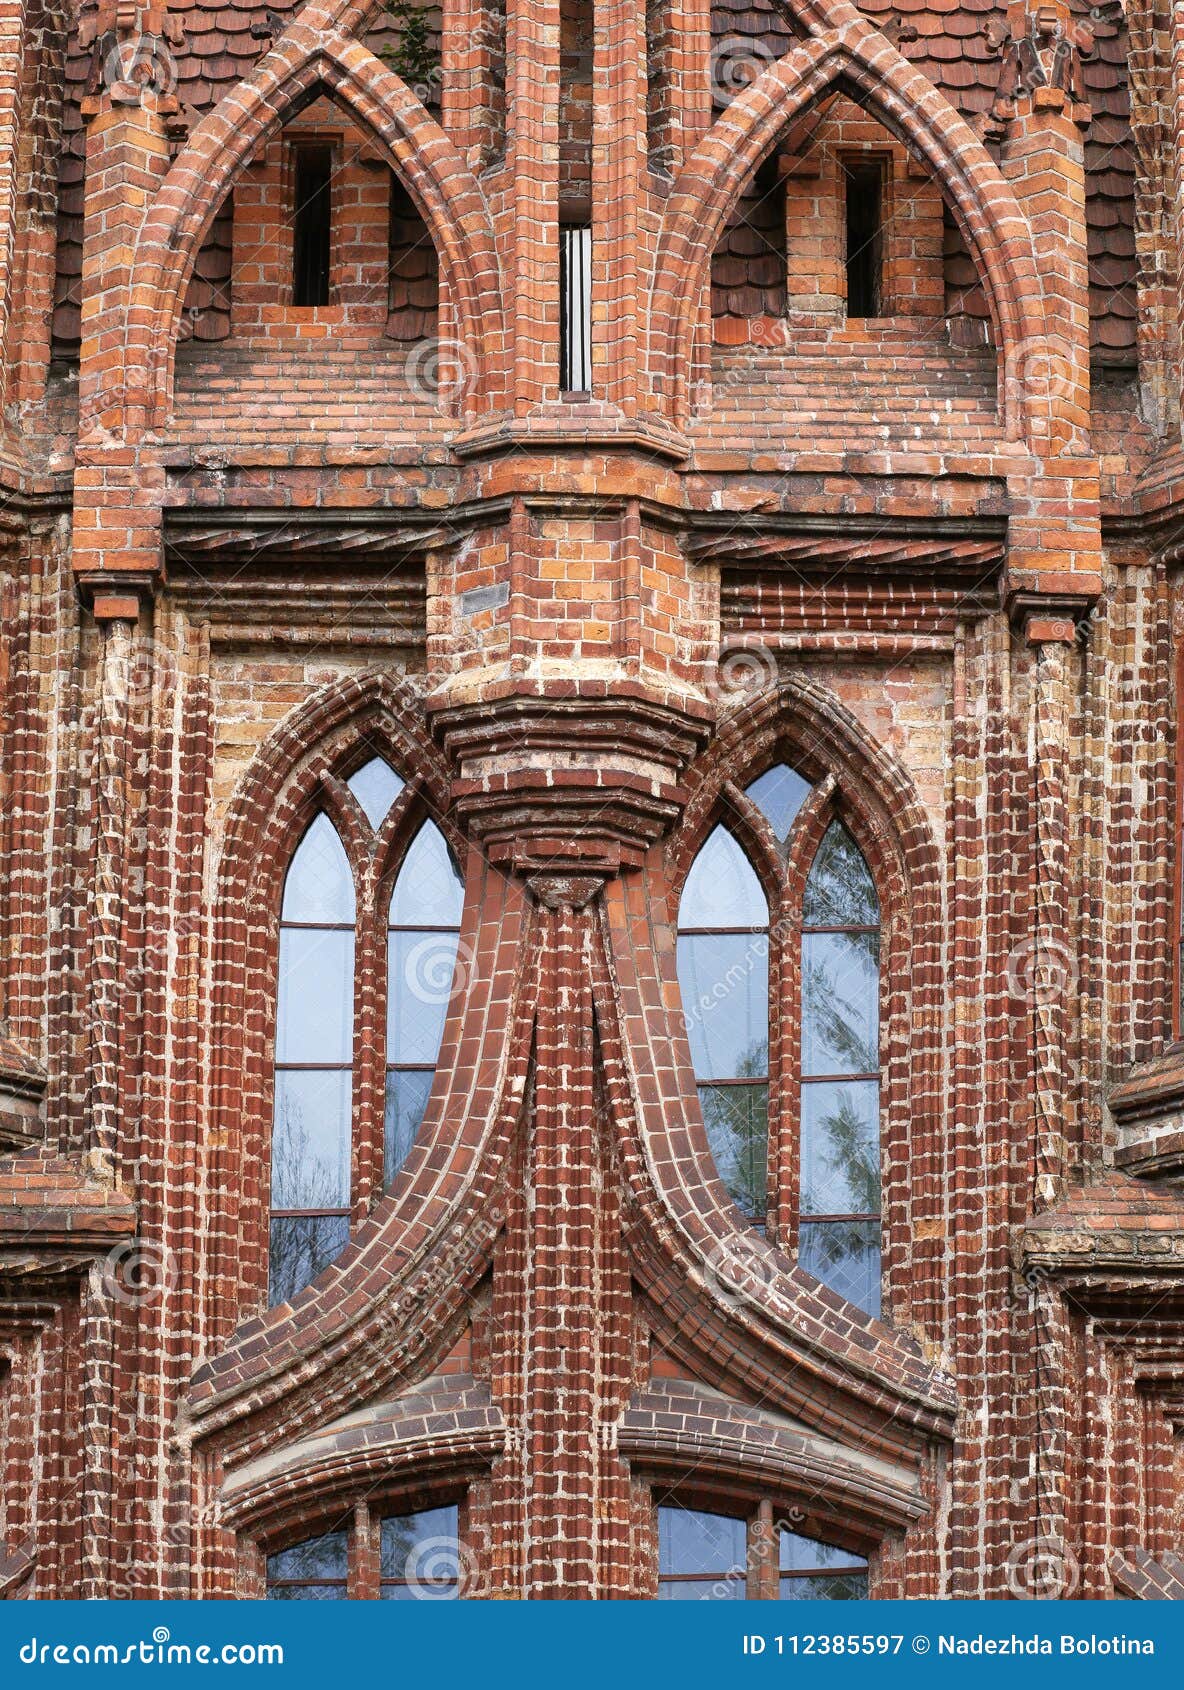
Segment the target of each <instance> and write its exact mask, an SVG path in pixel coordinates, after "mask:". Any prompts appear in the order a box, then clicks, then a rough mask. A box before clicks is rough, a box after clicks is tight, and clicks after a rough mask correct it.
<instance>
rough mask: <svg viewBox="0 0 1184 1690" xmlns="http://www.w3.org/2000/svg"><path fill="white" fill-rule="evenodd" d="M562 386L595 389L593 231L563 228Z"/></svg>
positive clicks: (586, 226)
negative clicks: (593, 353) (593, 356)
mask: <svg viewBox="0 0 1184 1690" xmlns="http://www.w3.org/2000/svg"><path fill="white" fill-rule="evenodd" d="M559 300H560V324H559V386H560V388H561V389H562V390H563V392H564V393H589V392H591V389H592V229H591V227H590V225H589V224H587V223H568V224H564V225H563V226H562V227H561V228H560V231H559Z"/></svg>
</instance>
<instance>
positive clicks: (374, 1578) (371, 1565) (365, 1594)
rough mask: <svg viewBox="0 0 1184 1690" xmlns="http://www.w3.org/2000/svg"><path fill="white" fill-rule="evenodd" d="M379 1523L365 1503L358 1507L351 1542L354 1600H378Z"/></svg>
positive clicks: (351, 1583) (350, 1585) (350, 1589)
mask: <svg viewBox="0 0 1184 1690" xmlns="http://www.w3.org/2000/svg"><path fill="white" fill-rule="evenodd" d="M378 1533H379V1524H378V1521H377V1520H376V1519H374V1518H373V1516H372V1515H371V1513H370V1509H369V1507H368V1506H367V1504H366V1503H365V1502H359V1503H358V1505H357V1507H356V1508H355V1509H354V1518H353V1530H352V1532H351V1533H350V1545H349V1599H350V1601H351V1602H377V1600H378V1569H379V1548H378Z"/></svg>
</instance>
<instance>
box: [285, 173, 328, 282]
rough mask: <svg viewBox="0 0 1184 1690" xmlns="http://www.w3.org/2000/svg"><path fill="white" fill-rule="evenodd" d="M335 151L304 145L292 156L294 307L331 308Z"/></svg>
mask: <svg viewBox="0 0 1184 1690" xmlns="http://www.w3.org/2000/svg"><path fill="white" fill-rule="evenodd" d="M332 178H333V149H332V147H330V146H327V145H301V146H298V147H295V148H294V149H293V154H292V179H293V185H292V227H293V242H292V303H293V305H328V303H329V230H330V212H331V209H332V200H331V193H330V186H329V184H330V182H331V181H332Z"/></svg>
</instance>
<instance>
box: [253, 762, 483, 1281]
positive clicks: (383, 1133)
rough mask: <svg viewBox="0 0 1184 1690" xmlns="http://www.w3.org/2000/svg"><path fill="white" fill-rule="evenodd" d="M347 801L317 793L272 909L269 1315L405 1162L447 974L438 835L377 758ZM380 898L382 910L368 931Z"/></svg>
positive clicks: (445, 899) (427, 1086) (448, 892)
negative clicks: (377, 1093)
mask: <svg viewBox="0 0 1184 1690" xmlns="http://www.w3.org/2000/svg"><path fill="white" fill-rule="evenodd" d="M346 787H347V789H348V792H349V793H350V794H351V795H352V798H353V800H354V801H355V803H356V806H357V810H356V811H355V813H354V816H353V818H349V817H346V816H345V815H344V814H343V813H341V812H339V810H338V804H339V802H340V800H339V799H338V797H336V796H335V793H334V790H333V789H332V783H331V785H330V789H329V790H328V791H327V794H326V802H325V808H324V809H323V810H321V811H320V812H319V813H318V814H317V815H316V816H314V817H313V819H312V821H311V823H310V824H309V826H308V828H307V829H306V831H305V833H304V835H303V837H302V838H301V840H300V842H299V844H298V845H297V848H296V850H295V852H294V854H293V856H292V860H291V862H290V864H289V866H288V872H287V875H286V877H285V880H284V889H283V897H282V901H281V907H280V928H279V949H278V981H277V996H276V1032H275V1070H274V1104H273V1115H272V1138H271V1224H270V1232H269V1261H268V1281H269V1301H270V1302H271V1303H273V1304H274V1303H281V1302H287V1301H290V1300H291V1298H292V1297H294V1296H295V1295H296V1293H297V1292H298V1291H299V1290H300V1289H301V1288H302V1287H303V1286H305V1285H307V1284H309V1283H310V1282H311V1281H312V1280H313V1279H315V1278H316V1277H317V1275H318V1274H319V1273H321V1272H322V1271H323V1270H324V1269H325V1268H326V1267H327V1266H328V1265H329V1264H330V1263H331V1262H332V1261H334V1260H335V1259H336V1258H337V1257H338V1256H339V1255H340V1254H341V1252H342V1250H343V1249H344V1248H345V1245H346V1242H347V1241H348V1237H349V1231H350V1227H351V1225H352V1224H354V1223H356V1222H357V1221H359V1220H360V1219H361V1218H362V1217H363V1215H364V1214H365V1212H366V1209H367V1207H368V1206H369V1202H370V1201H371V1200H372V1198H373V1196H374V1195H375V1194H376V1193H377V1192H378V1191H380V1190H381V1189H383V1188H385V1187H386V1186H387V1185H389V1184H390V1182H391V1180H393V1178H394V1177H395V1174H396V1173H397V1172H398V1170H399V1168H400V1167H401V1166H402V1164H403V1162H404V1161H405V1160H406V1157H407V1154H408V1152H409V1151H410V1148H411V1145H412V1144H413V1142H414V1140H415V1136H416V1133H417V1132H418V1130H419V1127H420V1123H421V1122H422V1120H423V1116H424V1112H425V1110H426V1108H427V1101H428V1096H429V1094H430V1092H431V1086H432V1080H433V1078H434V1076H435V1068H436V1060H437V1057H438V1054H439V1049H440V1041H441V1038H442V1035H443V1030H444V1017H445V1012H446V1009H447V1004H448V1000H449V997H450V995H451V989H452V983H453V978H454V973H455V964H456V952H457V944H458V939H459V927H460V912H461V905H462V902H463V895H464V894H463V886H462V883H461V879H460V874H459V871H458V870H457V867H456V864H455V862H454V861H453V858H452V854H451V852H450V851H449V848H448V845H447V842H446V841H445V838H444V835H443V833H442V832H441V831H440V828H439V827H438V826H437V825H436V823H435V822H434V821H432V820H431V819H430V818H427V817H425V816H424V815H423V813H422V810H423V806H422V801H421V800H419V799H417V798H416V796H415V795H414V794H413V793H412V792H410V791H409V789H408V788H407V787H406V786H405V784H404V782H403V780H402V779H401V778H400V776H399V775H398V774H396V772H395V771H394V769H392V768H391V767H390V765H389V764H388V763H387V762H386V761H385V760H384V759H383V758H380V757H372V758H371V759H370V760H369V761H368V762H366V763H364V764H363V765H362V766H361V767H360V768H358V769H357V770H355V772H354V773H353V774H352V775H351V777H350V779H349V780H348V781H347V782H346ZM338 790H339V789H338ZM359 814H360V817H361V818H362V825H358V817H359ZM351 820H352V823H353V825H350V822H351ZM347 841H349V845H348V847H347ZM382 887H389V888H390V890H389V895H388V896H384V897H382V898H381V899H379V900H378V910H379V913H378V915H377V918H375V917H374V916H372V915H371V914H370V913H369V912H370V911H373V910H374V909H375V907H376V905H375V892H376V889H379V888H382ZM363 969H365V970H366V971H367V972H368V973H369V974H370V975H371V976H372V977H379V978H382V979H384V980H385V982H386V993H385V1000H386V1001H385V1005H383V1004H381V1003H378V1002H376V1000H375V995H374V994H373V993H372V992H371V993H364V992H362V991H361V990H359V989H357V985H356V982H357V980H358V978H359V977H360V975H361V972H362V971H363ZM375 1064H379V1066H378V1069H377V1071H374V1067H375ZM363 1080H368V1081H369V1082H370V1083H369V1084H366V1085H364V1084H363V1083H362V1082H363ZM375 1087H377V1088H379V1089H380V1090H381V1091H382V1092H383V1094H384V1095H385V1099H386V1102H385V1108H384V1109H383V1110H382V1111H381V1112H380V1116H381V1118H378V1119H375V1120H370V1119H367V1118H366V1117H367V1116H368V1115H370V1114H371V1113H375V1114H377V1113H379V1112H375V1111H372V1110H367V1109H363V1107H362V1106H361V1104H360V1102H359V1099H360V1097H363V1096H366V1095H372V1093H373V1089H374V1088H375Z"/></svg>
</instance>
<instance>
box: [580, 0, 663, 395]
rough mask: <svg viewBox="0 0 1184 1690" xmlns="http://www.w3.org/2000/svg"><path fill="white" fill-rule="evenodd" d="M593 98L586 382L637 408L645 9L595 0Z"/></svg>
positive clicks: (617, 0) (648, 224) (645, 227)
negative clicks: (589, 377) (589, 350)
mask: <svg viewBox="0 0 1184 1690" xmlns="http://www.w3.org/2000/svg"><path fill="white" fill-rule="evenodd" d="M595 38H596V52H595V65H594V70H593V99H592V124H593V130H592V385H593V391H594V393H595V395H596V397H597V398H603V399H605V400H607V401H608V402H609V403H610V404H614V405H619V406H620V407H621V409H622V410H623V411H624V412H626V413H627V414H631V413H632V412H633V411H635V410H636V408H637V397H638V395H637V384H638V368H637V366H638V358H639V353H640V347H641V341H642V338H643V332H642V327H641V322H640V311H641V303H642V296H643V292H644V290H643V288H642V287H641V285H640V278H641V273H642V271H643V265H644V261H645V256H646V249H647V246H648V245H650V244H651V242H650V240H649V238H648V237H650V236H651V235H652V228H653V219H652V218H647V217H646V216H645V209H646V203H647V197H648V196H647V195H646V171H647V149H646V78H645V62H646V60H645V47H646V43H645V8H644V6H642V5H640V4H638V0H596V28H595Z"/></svg>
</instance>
